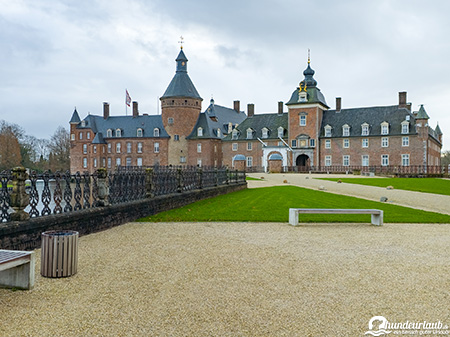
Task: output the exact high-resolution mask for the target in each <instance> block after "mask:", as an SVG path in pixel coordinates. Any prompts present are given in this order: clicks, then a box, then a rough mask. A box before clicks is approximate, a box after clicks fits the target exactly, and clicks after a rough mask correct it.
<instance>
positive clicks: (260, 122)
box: [224, 113, 288, 141]
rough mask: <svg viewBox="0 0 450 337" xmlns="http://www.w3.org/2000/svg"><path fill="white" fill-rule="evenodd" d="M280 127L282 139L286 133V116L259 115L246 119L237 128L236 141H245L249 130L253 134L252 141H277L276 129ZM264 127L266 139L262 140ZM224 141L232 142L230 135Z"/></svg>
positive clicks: (285, 114) (284, 114)
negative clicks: (282, 129)
mask: <svg viewBox="0 0 450 337" xmlns="http://www.w3.org/2000/svg"><path fill="white" fill-rule="evenodd" d="M280 126H282V127H283V128H284V137H287V132H288V114H287V113H283V114H278V113H275V114H274V113H271V114H259V115H253V116H252V117H247V119H245V120H244V121H243V122H242V123H241V124H239V125H238V126H237V128H236V129H237V130H238V131H239V133H238V139H237V140H247V129H248V128H251V129H252V130H253V131H254V132H253V139H256V138H260V139H261V140H263V141H264V139H278V128H279V127H280ZM264 127H266V128H267V129H269V133H268V138H264V139H263V138H262V129H263V128H264ZM224 140H232V139H231V133H230V134H228V135H227V136H226V137H225V138H224Z"/></svg>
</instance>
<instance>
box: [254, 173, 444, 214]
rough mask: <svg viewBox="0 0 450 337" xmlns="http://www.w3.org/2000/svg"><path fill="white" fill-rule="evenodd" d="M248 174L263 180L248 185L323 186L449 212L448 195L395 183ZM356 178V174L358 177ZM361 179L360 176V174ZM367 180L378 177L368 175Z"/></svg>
mask: <svg viewBox="0 0 450 337" xmlns="http://www.w3.org/2000/svg"><path fill="white" fill-rule="evenodd" d="M248 176H250V177H254V178H261V177H264V180H261V181H259V180H249V181H248V187H249V188H257V187H267V186H277V185H286V183H284V180H287V182H288V184H290V185H296V186H300V187H306V188H311V189H318V188H319V187H320V186H323V187H324V188H325V190H326V191H327V192H330V193H336V194H344V195H350V196H355V197H358V198H364V199H369V200H374V201H380V198H381V197H387V198H388V202H389V203H392V204H394V205H401V206H407V207H414V208H417V209H422V210H425V211H432V212H438V213H444V214H450V196H448V195H439V194H431V193H421V192H413V191H405V190H397V189H395V186H393V187H394V189H393V190H388V189H386V188H384V187H375V186H365V185H357V184H346V183H337V182H335V181H327V180H319V179H315V178H349V177H352V176H348V175H345V174H343V175H337V174H334V175H333V174H328V175H324V174H290V173H288V174H267V173H251V174H248ZM358 178H360V176H358ZM361 178H363V177H361ZM367 179H378V178H369V177H367Z"/></svg>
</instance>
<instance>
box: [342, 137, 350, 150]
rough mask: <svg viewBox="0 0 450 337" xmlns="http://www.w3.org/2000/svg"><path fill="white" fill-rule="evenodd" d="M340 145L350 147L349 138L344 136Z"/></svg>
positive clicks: (345, 147)
mask: <svg viewBox="0 0 450 337" xmlns="http://www.w3.org/2000/svg"><path fill="white" fill-rule="evenodd" d="M342 147H343V148H344V149H348V148H349V147H350V139H348V138H344V139H343V140H342Z"/></svg>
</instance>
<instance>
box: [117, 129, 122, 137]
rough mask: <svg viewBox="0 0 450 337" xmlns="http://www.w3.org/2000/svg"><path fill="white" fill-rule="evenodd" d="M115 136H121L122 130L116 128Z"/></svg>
mask: <svg viewBox="0 0 450 337" xmlns="http://www.w3.org/2000/svg"><path fill="white" fill-rule="evenodd" d="M116 137H122V130H120V129H117V130H116Z"/></svg>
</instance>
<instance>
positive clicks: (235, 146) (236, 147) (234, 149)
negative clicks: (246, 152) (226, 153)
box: [231, 143, 238, 151]
mask: <svg viewBox="0 0 450 337" xmlns="http://www.w3.org/2000/svg"><path fill="white" fill-rule="evenodd" d="M231 150H232V151H237V150H238V143H233V144H231Z"/></svg>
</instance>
